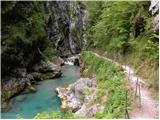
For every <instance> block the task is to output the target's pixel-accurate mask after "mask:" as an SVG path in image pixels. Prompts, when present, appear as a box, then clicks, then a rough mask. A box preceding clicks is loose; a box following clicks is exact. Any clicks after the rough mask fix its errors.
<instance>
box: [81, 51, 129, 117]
mask: <svg viewBox="0 0 160 120" xmlns="http://www.w3.org/2000/svg"><path fill="white" fill-rule="evenodd" d="M81 58H82V60H83V61H84V63H85V65H86V66H87V67H91V68H92V69H94V70H95V73H96V79H97V100H96V101H97V102H101V101H102V99H103V96H105V95H106V93H107V94H108V95H107V100H105V110H104V111H103V113H97V115H96V117H97V118H123V117H124V109H125V91H126V90H125V80H124V77H125V76H124V73H123V71H122V70H121V69H117V68H116V67H115V66H114V65H113V63H111V62H110V61H106V60H104V59H102V58H98V57H97V56H95V55H94V54H92V53H91V52H84V53H83V54H82V56H81Z"/></svg>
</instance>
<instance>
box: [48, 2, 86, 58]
mask: <svg viewBox="0 0 160 120" xmlns="http://www.w3.org/2000/svg"><path fill="white" fill-rule="evenodd" d="M85 6H86V5H85V3H84V2H71V1H49V2H47V4H46V21H47V33H48V36H49V39H50V40H52V42H53V44H54V45H55V47H56V48H57V50H58V51H59V52H60V55H61V56H68V55H70V54H76V53H79V52H80V51H81V49H82V46H83V40H84V35H83V32H84V26H85V20H84V18H85Z"/></svg>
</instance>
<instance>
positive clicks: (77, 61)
mask: <svg viewBox="0 0 160 120" xmlns="http://www.w3.org/2000/svg"><path fill="white" fill-rule="evenodd" d="M74 65H77V66H79V65H80V62H79V59H78V58H76V59H75V60H74Z"/></svg>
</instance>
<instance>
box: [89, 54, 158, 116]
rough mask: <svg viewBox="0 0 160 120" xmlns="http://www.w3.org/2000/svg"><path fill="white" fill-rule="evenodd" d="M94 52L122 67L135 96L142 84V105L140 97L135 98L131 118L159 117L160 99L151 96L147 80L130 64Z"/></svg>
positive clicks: (137, 94)
mask: <svg viewBox="0 0 160 120" xmlns="http://www.w3.org/2000/svg"><path fill="white" fill-rule="evenodd" d="M90 52H92V51H90ZM92 53H93V54H94V55H95V56H97V57H99V58H103V59H105V60H107V61H110V62H112V63H114V64H115V65H116V66H119V67H122V68H123V70H124V72H125V74H126V77H127V80H129V85H130V87H131V88H132V92H133V94H135V96H139V92H138V91H139V87H137V90H136V84H137V83H138V84H139V85H140V96H141V97H140V98H141V99H140V103H141V104H140V106H141V107H139V105H138V104H136V103H137V101H138V99H137V98H135V99H137V100H135V101H134V102H135V103H134V104H133V103H132V105H131V109H132V110H131V111H130V113H129V117H130V119H158V118H159V101H158V100H153V99H152V98H151V97H150V94H151V92H150V91H149V90H148V89H147V88H146V86H147V83H145V81H144V80H143V79H141V78H140V77H138V76H136V75H135V74H134V70H133V69H132V68H130V67H129V66H124V65H121V64H119V63H118V62H115V61H113V60H112V59H109V58H106V57H103V56H101V55H99V54H97V53H94V52H92ZM137 79H138V80H137ZM137 81H138V82H137ZM136 91H137V92H136Z"/></svg>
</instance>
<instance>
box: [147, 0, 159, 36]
mask: <svg viewBox="0 0 160 120" xmlns="http://www.w3.org/2000/svg"><path fill="white" fill-rule="evenodd" d="M149 11H151V13H152V18H153V30H154V32H155V33H157V34H158V33H159V0H151V5H150V8H149Z"/></svg>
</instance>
